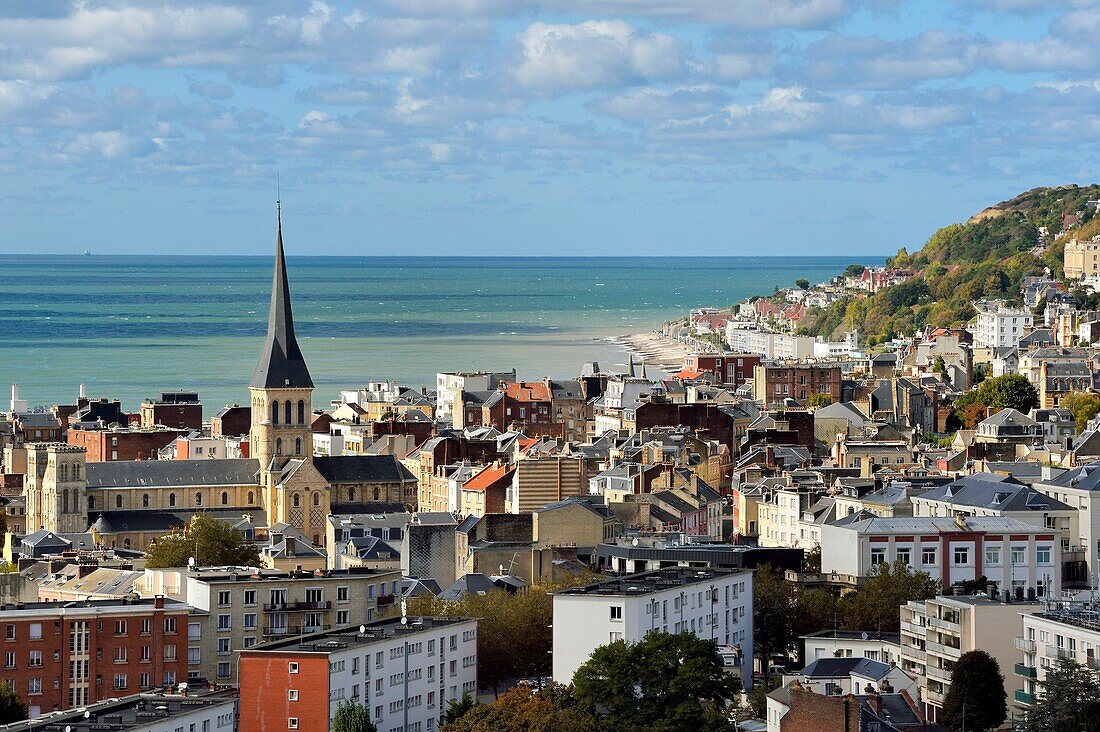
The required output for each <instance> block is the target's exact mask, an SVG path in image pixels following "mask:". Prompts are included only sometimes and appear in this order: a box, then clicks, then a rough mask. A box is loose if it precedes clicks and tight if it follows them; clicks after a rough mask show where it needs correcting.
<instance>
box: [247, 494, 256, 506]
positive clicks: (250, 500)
mask: <svg viewBox="0 0 1100 732" xmlns="http://www.w3.org/2000/svg"><path fill="white" fill-rule="evenodd" d="M255 497H256V496H255V494H254V493H253V492H252V491H249V492H248V502H249V504H251V503H252V501H253V500H254V499H255Z"/></svg>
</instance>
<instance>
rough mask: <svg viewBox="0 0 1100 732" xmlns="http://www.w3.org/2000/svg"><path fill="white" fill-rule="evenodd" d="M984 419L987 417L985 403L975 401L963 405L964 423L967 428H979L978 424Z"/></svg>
mask: <svg viewBox="0 0 1100 732" xmlns="http://www.w3.org/2000/svg"><path fill="white" fill-rule="evenodd" d="M984 419H985V405H984V404H978V403H976V402H975V403H974V404H967V405H966V406H965V407H963V410H962V423H963V425H964V426H965V427H966V428H967V429H969V430H973V429H977V428H978V424H980V423H981V422H982V421H983V420H984Z"/></svg>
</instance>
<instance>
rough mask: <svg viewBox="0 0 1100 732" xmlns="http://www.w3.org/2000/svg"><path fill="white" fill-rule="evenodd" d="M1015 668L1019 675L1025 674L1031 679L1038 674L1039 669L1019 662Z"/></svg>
mask: <svg viewBox="0 0 1100 732" xmlns="http://www.w3.org/2000/svg"><path fill="white" fill-rule="evenodd" d="M1014 669H1015V671H1016V675H1017V676H1023V677H1025V678H1029V679H1034V678H1035V677H1036V676H1037V671H1036V669H1035V667H1034V666H1025V665H1023V664H1022V663H1018V664H1016V666H1015V667H1014Z"/></svg>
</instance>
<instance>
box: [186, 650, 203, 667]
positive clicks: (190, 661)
mask: <svg viewBox="0 0 1100 732" xmlns="http://www.w3.org/2000/svg"><path fill="white" fill-rule="evenodd" d="M200 663H202V649H201V648H188V649H187V665H188V666H198V665H199V664H200Z"/></svg>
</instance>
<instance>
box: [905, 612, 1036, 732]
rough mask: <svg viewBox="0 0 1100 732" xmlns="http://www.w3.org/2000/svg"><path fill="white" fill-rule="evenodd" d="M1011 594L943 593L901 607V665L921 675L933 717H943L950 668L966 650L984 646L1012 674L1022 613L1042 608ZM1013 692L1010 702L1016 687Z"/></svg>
mask: <svg viewBox="0 0 1100 732" xmlns="http://www.w3.org/2000/svg"><path fill="white" fill-rule="evenodd" d="M1005 600H1009V602H1005ZM1011 600H1012V595H1011V593H1010V594H1008V595H1007V596H1005V595H1001V596H1000V598H998V597H989V596H985V595H973V596H971V595H960V596H945V595H940V596H937V597H934V598H932V599H930V600H915V601H910V602H909V603H908V604H906V605H903V606H902V607H901V664H900V665H901V667H902V669H903V670H904V671H906V672H907V673H908V674H910V675H912V676H915V677H916V679H917V684H918V685H919V686H920V704H921V708H922V711H923V712H924V715H925V717H926V718H927V719H928V720H929V721H930V722H938V721H939V720H940V717H941V715H942V713H943V700H944V697H945V696H946V695H947V690H948V687H950V686H951V674H952V673H953V672H954V669H955V664H956V663H958V661H959V658H960V657H961V656H962V654H964V653H967V652H969V651H973V650H976V649H981V650H983V651H985V652H986V653H988V654H989V655H991V656H993V658H994V659H995V660H996V661H997V664H998V665H999V666H1000V668H1001V673H1002V674H1003V675H1004V676H1005V677H1006V678H1008V677H1009V669H1011V668H1012V666H1013V664H1014V663H1015V662H1016V661H1017V657H1018V653H1019V651H1017V650H1016V649H1015V646H1014V644H1013V641H1012V639H1013V637H1014V636H1015V635H1016V634H1017V633H1019V632H1020V615H1021V614H1025V615H1026V614H1029V613H1032V612H1035V611H1037V610H1038V609H1039V605H1038V603H1035V602H1022V603H1021V602H1012V601H1011ZM1006 686H1009V685H1008V684H1006ZM1009 697H1010V698H1009V701H1010V702H1011V701H1012V699H1011V692H1010V694H1009Z"/></svg>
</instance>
